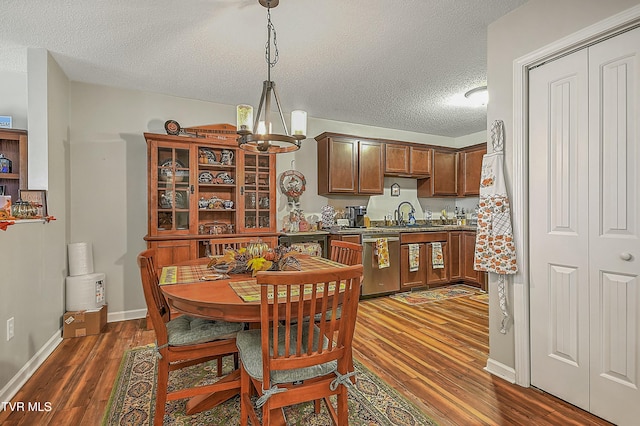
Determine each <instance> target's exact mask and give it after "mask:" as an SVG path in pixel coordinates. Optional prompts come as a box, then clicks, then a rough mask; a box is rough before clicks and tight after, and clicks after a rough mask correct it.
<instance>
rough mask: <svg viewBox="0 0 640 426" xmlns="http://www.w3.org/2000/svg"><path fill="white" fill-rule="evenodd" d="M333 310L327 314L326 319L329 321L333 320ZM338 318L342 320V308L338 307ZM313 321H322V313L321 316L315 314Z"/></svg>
mask: <svg viewBox="0 0 640 426" xmlns="http://www.w3.org/2000/svg"><path fill="white" fill-rule="evenodd" d="M331 312H332V311H331V310H328V311H327V312H326V313H325V318H326V319H327V321H329V320H330V319H331ZM336 318H338V319H340V318H342V306H338V309H336ZM313 319H314V320H315V322H320V320H321V319H322V313H320V314H315V315H314V316H313Z"/></svg>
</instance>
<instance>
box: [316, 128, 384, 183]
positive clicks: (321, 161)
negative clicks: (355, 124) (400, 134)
mask: <svg viewBox="0 0 640 426" xmlns="http://www.w3.org/2000/svg"><path fill="white" fill-rule="evenodd" d="M316 141H317V144H318V194H319V195H329V194H353V195H356V194H382V193H383V190H384V170H383V167H384V150H383V147H384V146H383V144H381V143H379V142H376V141H369V140H366V139H360V138H355V137H348V136H342V135H335V134H329V133H323V134H321V135H319V136H317V137H316Z"/></svg>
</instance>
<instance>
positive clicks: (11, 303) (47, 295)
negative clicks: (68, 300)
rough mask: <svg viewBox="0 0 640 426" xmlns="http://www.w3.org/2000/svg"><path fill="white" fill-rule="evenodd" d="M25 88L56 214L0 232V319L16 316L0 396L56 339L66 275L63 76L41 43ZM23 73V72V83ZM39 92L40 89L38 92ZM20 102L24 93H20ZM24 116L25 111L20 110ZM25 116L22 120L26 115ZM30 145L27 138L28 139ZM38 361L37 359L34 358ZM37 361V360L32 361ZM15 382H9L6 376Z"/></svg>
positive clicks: (3, 348)
mask: <svg viewBox="0 0 640 426" xmlns="http://www.w3.org/2000/svg"><path fill="white" fill-rule="evenodd" d="M28 68H29V73H28V75H29V77H28V87H29V91H31V92H36V93H40V94H41V96H40V97H39V101H37V102H36V101H34V102H33V103H30V104H29V107H28V116H29V117H30V123H31V124H30V126H29V137H30V138H34V136H33V135H34V134H35V135H38V134H40V135H45V139H44V140H42V139H40V140H39V141H38V140H35V138H34V140H33V142H40V143H41V145H40V149H45V150H46V151H47V152H48V156H49V162H50V165H51V167H49V174H48V181H49V183H50V184H51V188H50V191H49V206H50V208H51V210H52V211H53V212H55V215H56V217H57V218H58V220H56V221H53V222H51V223H48V224H43V223H26V224H16V225H13V226H11V227H10V228H9V229H8V230H7V231H6V232H2V235H1V236H0V238H1V241H2V244H0V271H1V277H2V278H1V279H0V313H2V315H1V317H0V324H2V330H4V324H5V323H6V320H7V319H8V318H10V317H13V318H14V320H15V337H14V338H13V339H12V340H10V341H8V342H7V341H6V339H5V334H4V332H3V333H2V337H1V338H0V400H2V401H7V400H8V399H7V398H6V395H5V390H6V389H7V388H10V387H11V385H12V384H14V383H15V382H19V381H20V380H23V379H25V378H28V376H29V374H30V373H31V372H32V370H30V369H31V368H33V367H34V365H33V364H30V363H29V361H30V360H33V359H35V358H38V357H42V356H46V355H47V354H46V353H44V354H43V353H42V352H46V349H47V348H51V347H53V346H55V343H56V342H57V340H59V339H60V335H59V332H58V330H59V329H60V326H61V318H62V314H63V313H64V301H63V297H64V277H65V276H66V232H67V219H66V215H67V214H66V212H67V206H66V201H65V200H66V198H67V195H66V194H67V183H66V180H67V178H66V170H68V165H69V163H68V161H67V160H66V153H65V142H66V140H67V138H66V135H67V123H68V93H69V89H68V80H67V78H66V76H65V75H64V73H62V71H61V70H60V68H59V67H58V65H57V64H56V63H55V61H53V60H52V59H51V57H50V56H49V54H48V53H47V52H46V51H45V50H42V49H34V50H31V49H30V51H29V64H28ZM26 83H27V78H26V74H25V86H24V87H25V88H26ZM42 94H43V95H42ZM22 96H23V101H22V102H21V103H23V104H24V105H25V106H26V105H27V103H26V98H27V93H26V92H25V93H23V94H22ZM24 117H25V118H26V115H25V116H24ZM25 121H26V120H25ZM29 142H30V146H31V145H33V144H32V139H30V140H29ZM36 364H37V363H36ZM36 366H37V365H36ZM12 379H13V380H14V382H12V383H10V381H11V380H12Z"/></svg>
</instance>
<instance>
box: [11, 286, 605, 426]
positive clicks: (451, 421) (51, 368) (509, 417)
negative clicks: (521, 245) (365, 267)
mask: <svg viewBox="0 0 640 426" xmlns="http://www.w3.org/2000/svg"><path fill="white" fill-rule="evenodd" d="M487 326H488V320H487V305H486V304H484V303H481V302H478V301H475V300H471V299H469V298H468V297H461V298H457V299H450V300H446V301H442V302H435V303H426V304H422V305H417V306H408V305H406V304H403V303H401V302H398V301H395V300H392V299H390V298H388V297H382V298H377V299H370V300H364V301H362V302H361V304H360V310H359V312H358V325H357V329H356V337H355V341H354V347H355V355H356V357H357V358H358V359H359V360H360V361H361V362H362V363H363V364H364V365H366V366H367V367H368V368H369V369H371V370H373V371H375V372H376V373H377V374H378V375H379V376H381V377H382V378H383V379H384V380H385V381H386V382H388V383H389V384H390V385H392V386H393V387H394V388H396V389H397V390H398V391H400V392H401V393H402V394H404V395H405V396H406V397H407V398H409V399H410V400H411V401H413V402H414V403H415V404H416V405H418V406H419V407H420V408H421V409H422V410H423V411H424V412H425V413H427V414H428V415H429V416H430V417H432V418H433V419H434V420H436V421H437V422H438V423H439V424H441V425H443V426H444V425H465V426H466V425H607V424H609V423H607V422H605V421H603V420H601V419H599V418H597V417H594V416H592V415H590V414H589V413H586V412H584V411H582V410H580V409H577V408H575V407H573V406H571V405H569V404H567V403H565V402H562V401H560V400H558V399H557V398H554V397H552V396H550V395H547V394H545V393H543V392H540V391H538V390H535V389H533V388H522V387H520V386H516V385H512V384H510V383H508V382H505V381H504V380H502V379H499V378H496V377H494V376H492V375H490V374H489V373H487V372H486V371H484V367H485V365H486V361H487V356H488V351H489V348H488V340H489V339H488V334H487V333H488V330H487ZM153 341H154V334H153V331H148V330H146V328H145V321H144V320H132V321H124V322H119V323H110V324H109V325H108V327H107V331H106V332H105V333H103V334H100V335H98V336H87V337H81V338H75V339H66V340H64V341H63V342H62V344H60V346H59V347H58V348H56V350H55V351H54V353H53V354H52V355H51V356H50V357H49V358H48V359H47V360H46V362H45V363H44V364H43V365H42V367H41V368H40V369H38V371H37V372H36V373H35V374H34V375H33V377H32V378H31V379H29V381H28V382H27V383H26V384H25V386H24V387H23V388H22V389H21V390H20V391H19V392H18V394H17V395H16V396H15V397H14V399H13V402H19V401H20V402H24V403H25V404H27V403H28V402H32V403H33V402H40V403H41V407H42V409H43V410H46V408H47V405H45V403H50V405H51V410H50V411H42V412H33V411H32V412H28V411H13V412H9V411H4V412H1V413H0V424H2V425H6V426H14V425H40V426H44V425H52V426H53V425H56V426H58V425H65V426H72V425H90V426H95V425H99V424H100V421H101V419H102V416H103V414H104V411H105V409H106V404H107V401H108V399H109V395H110V392H111V387H112V385H113V382H114V380H115V378H116V375H117V373H118V367H119V365H120V361H121V359H122V355H123V353H124V351H125V350H127V349H130V348H134V347H137V346H141V345H146V344H149V343H152V342H153Z"/></svg>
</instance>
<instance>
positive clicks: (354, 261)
mask: <svg viewBox="0 0 640 426" xmlns="http://www.w3.org/2000/svg"><path fill="white" fill-rule="evenodd" d="M329 259H331V260H333V261H334V262H338V263H342V264H344V265H358V264H361V263H362V245H361V244H356V243H350V242H348V241H340V240H332V241H331V253H330V255H329Z"/></svg>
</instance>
